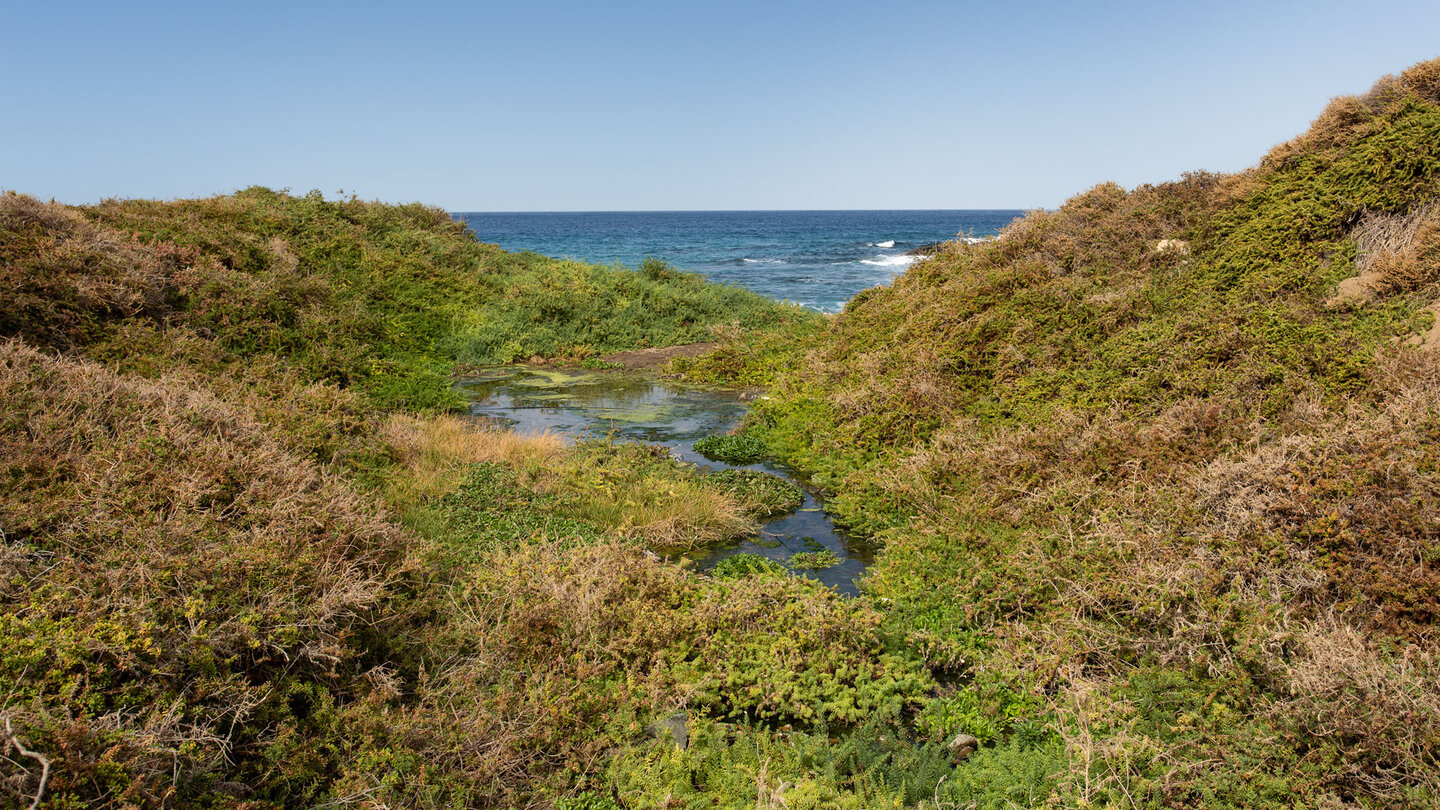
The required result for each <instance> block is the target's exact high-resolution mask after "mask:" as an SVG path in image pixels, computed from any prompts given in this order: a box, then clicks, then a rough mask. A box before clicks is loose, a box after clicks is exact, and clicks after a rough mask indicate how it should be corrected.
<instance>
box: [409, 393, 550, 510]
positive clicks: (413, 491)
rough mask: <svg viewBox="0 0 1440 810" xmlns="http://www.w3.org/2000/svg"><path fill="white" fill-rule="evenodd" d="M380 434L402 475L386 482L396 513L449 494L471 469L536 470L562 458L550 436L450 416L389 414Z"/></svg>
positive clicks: (547, 433)
mask: <svg viewBox="0 0 1440 810" xmlns="http://www.w3.org/2000/svg"><path fill="white" fill-rule="evenodd" d="M382 434H383V435H384V437H385V440H386V441H387V442H388V443H389V444H390V446H391V447H392V448H394V451H395V453H396V455H397V456H398V458H399V461H400V462H401V464H402V465H404V469H405V473H404V474H403V475H396V476H392V477H391V478H390V480H389V482H388V486H389V492H388V493H387V499H388V501H389V502H390V503H391V505H392V506H394V507H395V508H404V507H407V506H414V505H418V504H420V503H424V502H427V501H429V500H431V499H434V498H437V497H439V496H441V495H444V494H445V493H447V492H449V491H450V490H452V489H454V487H455V485H456V484H457V483H458V482H459V481H460V479H461V478H462V477H463V476H464V471H465V467H466V466H467V465H470V464H478V463H485V462H499V463H504V464H508V465H510V466H512V467H515V468H517V469H520V470H536V469H537V468H541V467H544V466H545V465H548V464H551V463H553V462H554V461H556V460H557V459H558V458H560V456H561V455H562V454H563V453H564V452H565V442H564V440H562V439H561V438H560V437H559V436H557V435H555V434H553V433H549V432H546V433H540V434H537V435H529V436H527V435H522V434H519V433H515V432H513V431H509V430H495V429H491V428H486V427H484V426H482V425H480V424H478V423H476V422H475V421H474V420H471V419H465V418H463V417H459V416H455V415H452V414H439V415H436V416H428V417H417V416H412V415H409V414H403V413H397V414H392V415H391V416H390V417H389V418H388V419H387V420H386V422H385V424H384V427H383V429H382Z"/></svg>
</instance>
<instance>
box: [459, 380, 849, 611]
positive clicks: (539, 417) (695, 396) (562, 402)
mask: <svg viewBox="0 0 1440 810" xmlns="http://www.w3.org/2000/svg"><path fill="white" fill-rule="evenodd" d="M459 387H460V389H461V390H462V391H463V392H464V393H465V394H466V395H467V396H468V397H469V398H470V402H471V406H470V412H471V413H472V414H474V415H476V416H479V417H482V418H486V419H489V420H493V421H494V422H495V423H496V424H500V425H504V426H506V427H510V428H512V429H514V430H515V431H517V432H520V433H539V432H542V431H550V432H553V433H556V434H559V435H561V436H564V437H566V438H567V439H569V440H576V439H585V438H604V437H606V436H613V437H615V438H617V439H622V440H627V441H638V442H646V443H648V444H658V445H663V446H665V447H668V448H670V451H671V453H672V454H674V455H675V457H677V458H679V459H681V460H683V461H686V462H689V463H692V464H695V465H697V466H699V467H701V468H704V469H710V470H723V469H730V468H737V469H746V470H762V471H764V472H768V473H771V474H774V475H778V476H780V477H781V478H784V479H785V480H787V481H790V482H791V483H793V484H795V485H796V486H798V487H800V488H801V490H803V491H804V493H805V502H804V503H803V504H802V505H801V506H800V508H799V509H797V510H796V511H794V512H792V513H789V514H785V515H780V516H777V517H774V518H771V519H769V520H766V521H764V522H763V523H762V524H761V527H760V532H759V535H758V536H755V537H750V538H746V539H744V540H741V541H740V542H738V543H728V544H721V545H717V546H712V547H710V548H708V549H702V550H700V551H698V552H690V553H689V554H687V555H684V556H688V557H689V558H690V559H691V560H693V561H694V562H695V564H696V566H697V567H698V568H700V569H701V570H708V569H709V568H711V567H713V566H714V565H715V564H716V563H718V562H719V561H721V560H723V559H725V558H726V557H729V556H732V555H735V554H739V553H742V552H748V553H751V554H757V555H760V556H762V557H765V558H767V559H771V560H774V561H776V562H779V563H781V564H782V565H786V566H787V567H789V566H788V562H789V560H790V558H791V556H792V555H795V554H799V553H804V552H817V551H829V552H830V553H832V554H834V555H835V557H836V558H838V560H839V562H838V563H837V564H835V565H832V566H830V567H828V568H821V569H807V568H798V569H794V571H795V573H796V574H800V575H803V576H807V577H811V578H813V579H816V580H818V581H820V582H823V583H825V584H826V585H829V586H830V587H833V588H834V589H835V590H836V591H838V592H839V593H842V594H847V595H851V596H853V595H855V594H857V593H858V592H859V589H858V587H857V585H856V582H857V581H858V579H859V577H860V575H861V574H862V573H863V572H864V571H865V567H866V566H867V565H868V564H869V563H870V562H871V561H872V559H873V557H872V549H871V547H870V546H868V545H867V544H865V543H863V542H861V541H857V540H855V539H854V538H851V537H849V536H847V535H846V534H845V533H844V532H842V531H841V530H839V529H838V528H837V527H836V526H835V525H834V523H833V522H832V521H831V519H830V517H829V515H827V514H826V513H825V509H824V503H823V501H822V500H821V499H820V498H819V497H818V495H817V493H816V492H815V491H814V490H813V489H812V488H811V487H810V486H809V485H807V484H806V483H805V482H804V481H803V480H799V479H798V477H797V476H795V475H794V473H793V471H792V470H789V469H787V468H785V467H784V466H782V465H778V464H773V463H769V462H762V463H759V464H748V465H731V464H725V463H722V462H718V461H710V460H708V459H706V458H705V457H703V456H701V455H700V454H699V453H697V452H695V448H694V445H695V442H696V441H698V440H700V439H703V438H704V437H706V436H710V435H713V434H719V433H724V432H725V431H727V430H729V429H731V428H732V427H734V426H735V425H736V424H737V423H738V422H739V421H740V419H741V418H742V417H743V416H744V415H745V412H746V411H747V410H748V407H749V406H748V405H747V404H746V402H745V400H744V397H743V395H742V394H741V393H740V392H738V391H732V390H724V389H716V388H709V387H700V386H694V385H686V384H684V383H680V382H676V381H673V380H663V379H658V378H656V377H653V376H646V375H639V374H629V373H625V372H618V371H569V370H558V369H552V368H540V367H532V366H506V367H503V368H496V369H491V370H489V371H486V372H483V373H481V374H479V375H476V376H473V377H468V378H466V379H464V380H462V381H461V382H460V383H459ZM679 556H681V555H678V554H677V555H676V557H677V558H678V557H679Z"/></svg>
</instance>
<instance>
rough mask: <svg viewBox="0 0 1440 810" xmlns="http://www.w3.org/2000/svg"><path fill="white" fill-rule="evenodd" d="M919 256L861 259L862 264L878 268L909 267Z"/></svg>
mask: <svg viewBox="0 0 1440 810" xmlns="http://www.w3.org/2000/svg"><path fill="white" fill-rule="evenodd" d="M918 258H920V257H919V256H876V257H875V258H873V259H861V260H860V263H861V264H870V265H874V266H876V267H909V266H910V265H911V264H912V263H913V262H914V261H915V260H916V259H918Z"/></svg>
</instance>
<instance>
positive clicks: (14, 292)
mask: <svg viewBox="0 0 1440 810" xmlns="http://www.w3.org/2000/svg"><path fill="white" fill-rule="evenodd" d="M195 258H196V254H195V252H194V251H193V250H187V249H182V248H178V247H176V246H174V245H169V244H164V243H159V244H146V243H140V242H136V241H134V240H132V239H130V238H129V237H127V236H126V235H124V234H121V233H119V232H117V231H114V230H110V229H107V228H102V227H98V226H96V225H93V224H91V223H90V222H88V221H86V220H85V218H84V217H83V216H81V215H80V214H78V213H76V212H74V211H71V210H69V209H67V208H65V207H64V206H62V205H58V204H56V203H44V202H40V201H39V200H36V199H35V198H34V197H29V196H25V195H21V194H13V193H12V194H4V195H0V286H3V287H4V288H5V290H6V295H7V301H6V304H5V306H4V307H3V308H0V335H3V336H23V337H24V338H25V339H26V340H28V341H30V342H31V343H33V344H35V345H45V346H56V347H60V348H67V347H70V346H72V345H75V344H77V343H84V342H85V341H86V340H88V339H89V338H91V337H92V336H93V335H94V334H95V332H96V330H97V328H98V327H99V325H100V324H101V323H103V322H107V321H113V320H117V319H120V318H125V317H131V316H135V315H140V314H145V315H148V316H150V317H152V318H162V317H164V316H165V315H166V314H168V313H169V311H170V308H169V304H170V301H169V299H170V297H171V296H173V295H174V294H175V292H176V289H177V284H176V280H175V279H176V276H177V275H178V274H180V273H181V272H182V269H183V268H184V267H186V266H187V265H189V264H190V263H193V262H194V261H195Z"/></svg>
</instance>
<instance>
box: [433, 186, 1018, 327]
mask: <svg viewBox="0 0 1440 810" xmlns="http://www.w3.org/2000/svg"><path fill="white" fill-rule="evenodd" d="M1023 213H1024V212H1023V211H1015V210H954V211H655V212H649V211H595V212H577V213H456V214H452V216H454V217H455V218H456V219H457V220H460V221H462V222H464V223H466V224H467V225H468V226H469V227H470V230H471V231H473V232H474V233H475V235H476V236H477V237H479V238H480V239H481V240H482V241H485V242H493V243H495V244H498V245H499V246H500V247H503V248H505V249H507V250H514V251H526V250H529V251H534V252H536V253H540V254H543V255H546V256H555V257H563V258H571V259H580V260H584V261H587V262H594V263H599V264H617V263H618V264H622V265H625V266H626V267H638V266H639V264H640V263H641V262H642V261H644V260H645V258H646V257H651V256H653V257H655V258H659V259H663V260H665V261H667V262H669V263H670V264H672V265H674V266H675V267H677V268H679V269H681V270H688V271H692V272H698V273H702V274H704V275H705V276H706V277H707V278H709V279H710V280H711V281H718V282H721V283H724V284H736V285H739V286H741V287H745V288H747V289H750V290H753V291H755V292H758V293H762V294H764V295H768V296H771V297H773V298H779V299H783V300H788V301H794V302H795V303H797V304H801V305H803V306H807V307H811V308H813V309H817V310H820V311H821V312H839V311H840V309H841V308H842V307H844V306H845V302H846V301H848V300H850V298H851V297H852V296H854V295H855V293H857V292H860V291H861V290H863V289H866V288H868V287H874V286H877V285H881V284H888V283H889V282H890V280H891V279H893V278H894V277H895V276H896V275H897V274H899V273H901V272H903V271H904V270H905V268H906V267H908V266H909V265H910V263H911V262H913V261H915V257H913V256H907V255H905V254H906V251H909V250H911V249H914V248H917V247H919V246H921V245H925V244H929V243H932V242H939V241H944V240H948V239H954V238H955V237H957V236H963V237H969V238H982V237H986V236H993V235H995V234H996V233H999V231H1000V229H1001V228H1003V227H1005V225H1007V224H1009V223H1010V222H1011V221H1012V220H1014V219H1015V218H1016V217H1018V216H1020V215H1022V214H1023Z"/></svg>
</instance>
